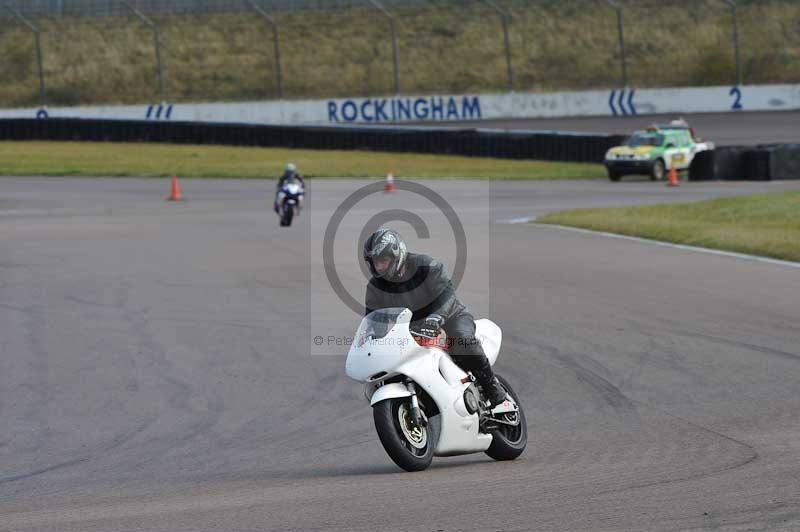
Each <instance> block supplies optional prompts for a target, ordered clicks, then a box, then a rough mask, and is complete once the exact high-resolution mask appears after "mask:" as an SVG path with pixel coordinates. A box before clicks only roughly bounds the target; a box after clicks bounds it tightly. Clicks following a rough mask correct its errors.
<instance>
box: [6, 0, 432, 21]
mask: <svg viewBox="0 0 800 532" xmlns="http://www.w3.org/2000/svg"><path fill="white" fill-rule="evenodd" d="M425 2H426V0H382V2H381V3H382V4H384V5H386V6H396V5H419V4H423V3H425ZM366 3H367V2H366V1H365V0H262V1H261V2H259V4H260V6H261V7H262V8H263V9H265V10H268V11H286V10H300V9H315V10H317V9H347V8H353V7H358V6H363V5H364V4H366ZM5 4H6V5H8V6H9V7H11V8H13V9H16V10H17V11H19V12H20V13H22V14H24V15H30V16H48V17H61V16H81V17H103V16H119V15H125V14H127V12H126V8H125V7H124V6H123V5H121V2H120V1H119V0H7V1H6V2H5ZM130 4H131V5H133V6H134V7H135V8H136V9H138V10H139V11H141V12H142V13H187V12H194V13H198V12H200V13H202V12H237V11H245V10H247V9H248V8H247V5H246V3H245V2H242V1H241V0H130Z"/></svg>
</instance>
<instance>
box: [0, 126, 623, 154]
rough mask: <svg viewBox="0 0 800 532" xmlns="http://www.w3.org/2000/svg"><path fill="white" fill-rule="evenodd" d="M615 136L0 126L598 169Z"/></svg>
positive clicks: (85, 137) (29, 135) (46, 134)
mask: <svg viewBox="0 0 800 532" xmlns="http://www.w3.org/2000/svg"><path fill="white" fill-rule="evenodd" d="M624 138H625V137H624V136H623V135H605V134H591V133H570V132H557V131H527V130H511V131H508V130H494V129H465V128H456V127H441V128H432V127H414V126H271V125H253V124H227V123H208V122H172V121H170V122H156V121H145V120H99V119H77V118H47V119H38V120H37V119H4V120H0V139H2V140H73V141H74V140H81V141H117V142H171V143H179V144H226V145H234V146H265V147H266V146H274V147H283V148H309V149H318V150H380V151H392V152H415V153H437V154H449V155H467V156H474V157H498V158H504V159H540V160H551V161H569V162H593V163H596V162H599V161H602V160H603V156H604V155H605V152H606V151H607V150H608V149H609V148H611V147H613V146H616V145H618V144H620V143H621V142H622V140H623V139H624Z"/></svg>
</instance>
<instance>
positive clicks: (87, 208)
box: [0, 178, 800, 532]
mask: <svg viewBox="0 0 800 532" xmlns="http://www.w3.org/2000/svg"><path fill="white" fill-rule="evenodd" d="M483 183H484V184H485V182H483ZM181 184H182V186H183V187H182V188H183V193H184V196H185V197H186V198H188V200H187V201H185V202H182V203H178V204H174V203H168V202H165V201H164V197H165V196H166V194H167V191H168V183H167V182H166V180H163V179H72V178H49V179H48V178H2V179H0V187H1V188H0V353H1V354H2V356H0V419H2V431H0V530H3V531H28V530H42V531H44V530H47V531H59V532H69V531H81V532H85V531H110V530H114V531H137V532H141V531H192V532H199V531H256V530H259V531H260V530H298V531H299V530H302V531H309V530H359V531H373V530H379V529H380V530H403V531H425V532H437V531H458V532H460V531H473V530H474V531H497V530H502V531H506V530H520V531H522V530H526V531H527V530H541V531H547V532H553V531H562V530H564V531H566V530H569V531H580V530H607V531H615V532H616V531H636V532H643V531H670V532H672V531H678V530H692V531H695V530H696V531H699V530H714V531H734V530H735V531H743V530H781V531H793V532H796V531H797V530H800V324H799V323H798V317H800V296H799V294H800V270H798V269H796V268H791V267H787V266H782V265H776V264H765V263H758V262H754V261H748V260H744V259H739V258H733V257H724V256H716V255H709V254H704V253H698V252H692V251H686V250H680V249H674V248H665V247H659V246H654V245H650V244H646V243H641V242H631V241H624V240H617V239H610V238H606V237H602V236H597V235H588V234H580V233H574V232H569V231H564V230H560V229H557V228H549V227H542V226H536V225H531V224H507V223H503V222H504V221H505V220H508V219H512V218H515V217H519V216H525V215H538V214H542V213H544V212H548V211H551V210H556V209H561V208H566V207H578V206H589V205H592V206H594V205H618V204H636V203H652V202H663V201H687V200H691V199H703V198H709V197H717V196H722V195H736V194H748V193H753V192H762V191H772V190H787V189H795V190H797V189H800V182H784V183H697V184H683V185H682V186H681V187H679V188H678V189H672V188H667V187H665V186H664V185H663V184H661V183H651V182H647V181H639V182H636V181H635V182H629V183H628V182H625V183H619V184H611V183H608V182H605V181H584V182H581V181H574V182H495V183H492V184H491V190H490V192H491V194H490V201H488V202H487V199H486V197H485V195H484V194H483V193H482V192H481V193H476V190H479V189H480V185H479V182H472V181H455V180H454V181H438V182H432V181H429V182H425V184H426V185H428V186H430V187H431V188H432V189H434V190H436V191H438V192H439V193H441V194H443V195H444V196H445V197H447V198H448V201H450V203H451V204H452V205H457V206H458V207H457V209H458V211H459V213H460V216H462V217H465V218H466V217H470V216H477V215H478V214H479V213H481V212H483V213H488V214H489V218H488V219H489V220H490V222H489V225H490V228H489V229H490V230H489V232H488V234H489V240H488V241H479V242H470V246H471V247H470V249H472V250H477V251H476V252H472V253H471V254H470V267H473V266H475V265H477V266H480V265H484V266H485V265H487V264H489V265H490V267H491V270H490V272H491V273H490V276H489V283H488V285H487V286H484V287H471V288H470V289H469V290H467V289H465V290H464V294H466V296H465V299H466V302H467V304H468V305H477V304H478V302H479V301H481V300H483V301H485V300H488V301H490V304H491V308H492V311H491V313H492V316H491V317H492V318H493V319H494V320H495V321H496V322H497V323H498V324H500V325H501V327H502V328H503V331H504V342H503V348H502V352H501V355H500V358H499V361H498V366H497V369H498V371H499V372H500V373H502V374H504V375H505V376H507V377H508V378H509V379H510V381H511V382H512V384H513V385H514V386H515V388H516V389H517V391H518V393H519V394H520V396H521V398H522V401H523V404H524V406H525V408H526V412H527V418H528V423H529V445H528V449H527V450H526V452H525V453H524V454H523V455H522V456H521V457H520V458H519V459H518V460H516V461H514V462H506V463H498V462H493V461H492V460H491V459H489V458H488V457H486V456H485V455H483V454H476V455H470V456H465V457H455V458H438V459H435V461H434V464H433V466H432V467H431V468H430V469H429V470H427V471H425V472H421V473H415V474H409V473H404V472H401V471H400V470H399V469H397V468H396V467H395V466H394V465H393V464H392V463H391V462H390V460H389V459H388V457H387V456H386V454H385V453H384V451H383V449H382V448H381V446H380V443H379V441H378V439H377V437H376V435H375V432H374V428H373V426H372V418H371V413H370V411H369V407H368V406H367V404H366V403H365V402H364V400H363V397H362V396H361V394H360V389H359V386H358V384H357V383H354V382H352V381H350V380H349V379H348V378H347V377H346V376H345V375H344V371H343V365H344V351H345V350H346V348H343V349H342V350H341V353H340V354H338V355H330V356H311V355H310V354H309V353H310V348H309V335H310V331H309V315H310V312H311V307H312V305H317V304H318V301H317V298H316V297H315V295H314V294H313V293H311V291H310V289H309V286H310V284H311V283H310V279H309V277H310V275H311V272H312V264H314V263H316V262H318V261H319V258H318V257H314V256H312V253H311V251H310V250H312V249H315V246H317V245H318V244H319V241H320V239H321V238H322V234H321V233H319V232H316V231H311V222H310V220H312V219H313V217H314V216H322V217H323V218H324V217H325V216H329V215H330V214H332V213H333V211H334V209H335V208H336V207H337V206H338V205H339V204H340V203H341V202H342V200H343V199H344V198H345V197H346V196H347V195H348V194H350V193H351V192H352V191H354V190H356V189H357V188H358V187H360V186H362V185H363V184H364V182H363V181H340V182H314V183H312V184H311V194H310V198H309V199H310V204H309V209H307V210H306V211H305V212H304V214H303V216H301V217H300V219H299V220H298V221H297V224H296V225H295V226H293V227H291V228H289V229H286V228H280V227H278V223H277V220H276V218H275V216H274V215H273V214H272V212H270V210H269V203H270V200H271V194H272V190H273V184H272V183H269V182H264V181H245V180H241V181H238V180H229V181H221V180H183V181H182V183H181ZM373 201H374V204H370V203H369V202H368V203H366V204H364V205H362V206H361V207H360V208H361V209H363V210H365V211H368V210H370V209H378V208H384V207H386V206H394V207H396V208H406V209H409V210H413V209H415V208H417V207H418V203H417V202H413V201H406V200H403V196H402V195H401V194H397V195H388V194H387V195H380V196H376V197H375V198H374V200H373ZM487 209H488V210H487ZM422 215H423V218H424V217H425V213H424V212H423V214H422ZM357 230H358V227H356V226H354V225H352V224H347V223H343V224H342V227H341V231H342V232H343V233H342V235H340V238H343V239H344V240H345V241H346V240H347V239H355V237H356V235H357V234H358V231H357ZM433 234H434V235H435V234H436V233H433ZM314 310H317V311H319V310H321V311H323V312H328V313H331V315H333V314H339V315H340V316H343V317H344V318H346V321H348V322H350V323H351V325H352V328H353V329H355V326H356V324H357V321H358V320H357V319H356V318H355V317H354V316H350V315H348V314H347V311H346V309H343V307H342V305H341V304H339V305H331V306H329V307H326V306H323V308H315V309H314Z"/></svg>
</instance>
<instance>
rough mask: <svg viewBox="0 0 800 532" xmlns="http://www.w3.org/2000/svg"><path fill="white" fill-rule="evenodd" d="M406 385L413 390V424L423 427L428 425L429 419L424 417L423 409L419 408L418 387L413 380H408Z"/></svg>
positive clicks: (409, 389)
mask: <svg viewBox="0 0 800 532" xmlns="http://www.w3.org/2000/svg"><path fill="white" fill-rule="evenodd" d="M406 386H407V387H408V391H410V392H411V424H412V425H413V426H415V427H422V426H424V425H427V419H425V418H424V416H423V414H422V411H420V409H419V398H418V397H417V388H416V386H415V385H414V382H413V381H410V380H409V381H407V382H406Z"/></svg>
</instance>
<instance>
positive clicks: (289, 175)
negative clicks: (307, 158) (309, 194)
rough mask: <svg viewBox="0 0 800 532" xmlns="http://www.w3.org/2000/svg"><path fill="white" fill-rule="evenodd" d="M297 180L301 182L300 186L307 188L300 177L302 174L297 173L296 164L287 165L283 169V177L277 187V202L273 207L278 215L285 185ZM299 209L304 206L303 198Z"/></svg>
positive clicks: (299, 203) (300, 200)
mask: <svg viewBox="0 0 800 532" xmlns="http://www.w3.org/2000/svg"><path fill="white" fill-rule="evenodd" d="M291 179H296V180H298V181H299V182H300V185H301V186H302V187H303V188H305V186H306V184H305V183H304V182H303V178H302V177H300V174H298V173H297V166H295V165H294V163H286V166H284V167H283V175H282V176H281V177H279V178H278V184H277V185H276V186H275V202H274V205H273V209H274V210H275V212H276V213H278V214H280V200H281V199H282V198H281V189H282V188H283V185H284V184H285V183H286V182H287V181H289V180H291ZM297 206H298V207H299V208H302V206H303V199H302V196H301V197H300V199H299V202H298V205H297Z"/></svg>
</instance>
